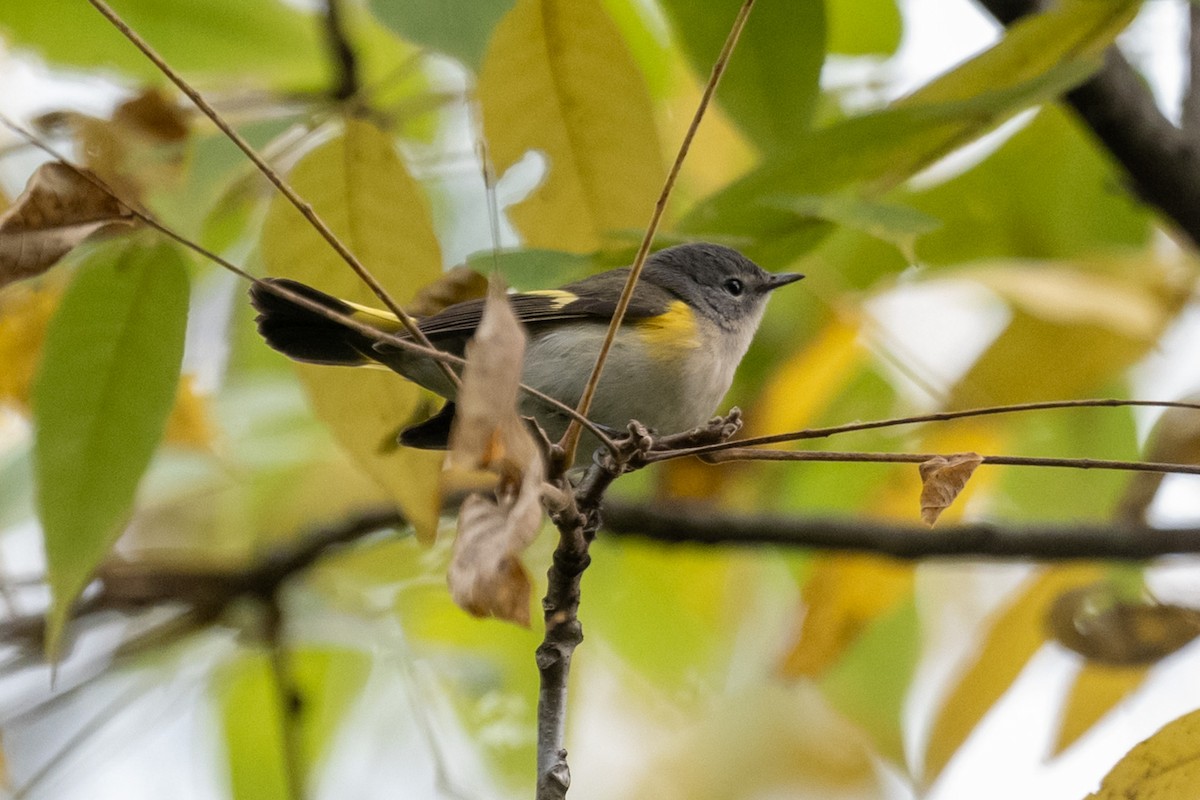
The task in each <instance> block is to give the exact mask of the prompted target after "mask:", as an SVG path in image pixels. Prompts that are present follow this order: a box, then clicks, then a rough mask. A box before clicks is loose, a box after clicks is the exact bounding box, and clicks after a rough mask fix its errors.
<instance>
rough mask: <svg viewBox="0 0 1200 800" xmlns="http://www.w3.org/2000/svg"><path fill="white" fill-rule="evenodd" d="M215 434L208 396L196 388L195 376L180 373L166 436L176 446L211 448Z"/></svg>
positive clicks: (164, 436) (168, 418) (164, 437)
mask: <svg viewBox="0 0 1200 800" xmlns="http://www.w3.org/2000/svg"><path fill="white" fill-rule="evenodd" d="M216 436H217V432H216V428H215V426H214V423H213V420H212V411H211V408H210V405H209V399H208V396H207V395H205V394H202V393H201V392H200V391H199V390H198V389H197V388H196V379H195V376H193V375H190V374H184V375H181V376H180V379H179V389H178V391H176V393H175V403H174V405H173V406H172V407H171V415H170V416H169V417H167V428H166V432H165V433H164V434H163V439H165V440H166V441H167V442H168V443H169V444H173V445H181V446H183V447H192V448H196V449H208V448H211V447H212V444H213V440H214V439H215V438H216Z"/></svg>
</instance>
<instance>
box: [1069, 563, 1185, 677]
mask: <svg viewBox="0 0 1200 800" xmlns="http://www.w3.org/2000/svg"><path fill="white" fill-rule="evenodd" d="M1049 622H1050V630H1051V631H1052V632H1053V634H1054V638H1055V639H1057V640H1058V643H1059V644H1061V645H1062V646H1063V647H1066V648H1067V649H1068V650H1073V651H1075V652H1076V653H1079V654H1080V655H1081V656H1083V657H1084V658H1086V659H1088V660H1090V661H1096V662H1099V663H1102V664H1108V665H1111V666H1130V665H1135V664H1153V663H1155V662H1157V661H1161V660H1162V659H1163V658H1166V657H1167V656H1169V655H1171V654H1172V653H1174V652H1175V651H1177V650H1179V649H1181V648H1183V647H1185V646H1186V645H1188V644H1190V643H1191V642H1192V641H1194V640H1195V639H1196V637H1197V636H1200V613H1198V612H1196V611H1193V610H1191V609H1187V608H1183V607H1182V606H1174V605H1167V604H1163V603H1157V602H1154V601H1153V600H1150V599H1148V598H1143V597H1138V598H1128V597H1124V596H1122V594H1121V593H1120V590H1119V589H1115V588H1114V587H1113V586H1112V584H1111V583H1108V582H1102V583H1098V584H1094V585H1092V586H1083V587H1080V588H1078V589H1073V590H1071V591H1069V592H1064V593H1063V594H1062V595H1061V596H1059V598H1058V599H1057V600H1055V601H1054V605H1053V606H1052V607H1051V609H1050V619H1049Z"/></svg>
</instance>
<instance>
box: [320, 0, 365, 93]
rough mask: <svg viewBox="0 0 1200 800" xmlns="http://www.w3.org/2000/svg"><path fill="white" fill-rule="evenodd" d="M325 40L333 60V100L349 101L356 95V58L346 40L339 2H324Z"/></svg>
mask: <svg viewBox="0 0 1200 800" xmlns="http://www.w3.org/2000/svg"><path fill="white" fill-rule="evenodd" d="M325 38H326V40H327V41H328V42H329V52H330V55H331V56H332V60H333V69H334V74H335V76H336V77H335V80H334V83H333V98H334V99H335V100H349V99H350V98H351V97H354V95H356V94H358V86H359V81H358V58H357V57H356V56H355V55H354V50H353V49H352V48H351V47H350V40H349V39H348V38H346V29H345V27H344V26H343V24H342V4H341V0H325Z"/></svg>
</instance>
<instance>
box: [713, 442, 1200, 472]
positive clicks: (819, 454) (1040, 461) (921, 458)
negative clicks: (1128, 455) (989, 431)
mask: <svg viewBox="0 0 1200 800" xmlns="http://www.w3.org/2000/svg"><path fill="white" fill-rule="evenodd" d="M939 455H945V454H944V453H857V452H834V451H828V450H760V449H757V448H753V447H739V448H735V449H733V450H722V451H721V452H719V453H713V454H712V455H711V456H710V457H709V458H710V460H712V461H717V462H722V461H826V462H829V461H832V462H836V463H844V464H923V463H925V462H926V461H928V460H929V459H931V458H935V457H937V456H939ZM983 463H984V464H991V465H993V466H1011V467H1063V468H1067V469H1103V470H1116V471H1120V472H1167V473H1172V474H1178V475H1200V465H1198V464H1166V463H1162V462H1158V461H1112V460H1109V459H1103V458H1041V457H1035V456H983Z"/></svg>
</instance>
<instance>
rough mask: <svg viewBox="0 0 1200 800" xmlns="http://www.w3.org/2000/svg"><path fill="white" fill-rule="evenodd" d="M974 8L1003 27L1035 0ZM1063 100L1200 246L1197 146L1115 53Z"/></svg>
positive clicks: (987, 1) (996, 1) (984, 1)
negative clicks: (989, 15)
mask: <svg viewBox="0 0 1200 800" xmlns="http://www.w3.org/2000/svg"><path fill="white" fill-rule="evenodd" d="M978 2H979V4H980V5H982V6H983V7H984V8H985V9H987V10H988V11H989V12H990V13H991V14H992V16H994V17H995V18H996V19H997V20H999V21H1000V22H1002V23H1003V24H1005V25H1011V24H1013V23H1014V22H1016V21H1017V20H1018V19H1020V18H1021V17H1023V16H1025V15H1027V14H1031V13H1034V12H1036V11H1037V10H1038V4H1037V3H1036V2H1035V0H978ZM1192 18H1193V19H1195V12H1194V9H1193V17H1192ZM1066 100H1067V102H1068V103H1070V104H1071V106H1072V107H1073V108H1074V109H1075V110H1076V111H1077V112H1078V113H1079V115H1080V117H1082V118H1083V120H1084V122H1086V123H1087V124H1088V125H1089V126H1090V127H1091V129H1092V131H1093V132H1094V133H1095V134H1096V136H1097V137H1099V139H1100V141H1101V142H1102V143H1103V144H1104V146H1105V147H1107V148H1108V150H1109V152H1110V153H1112V155H1113V156H1114V157H1116V159H1117V160H1118V161H1120V162H1121V164H1122V166H1124V168H1125V171H1126V173H1127V174H1128V176H1129V178H1130V180H1131V182H1132V184H1133V185H1132V188H1133V190H1134V191H1135V192H1136V193H1137V195H1138V196H1139V197H1140V198H1141V199H1142V200H1144V201H1145V202H1146V203H1148V204H1150V205H1153V206H1155V207H1156V208H1158V210H1159V211H1161V212H1162V213H1163V214H1165V215H1166V216H1167V217H1168V218H1170V219H1171V220H1172V221H1174V223H1175V224H1176V225H1177V226H1179V228H1180V230H1182V231H1183V232H1184V233H1185V234H1187V236H1188V238H1190V239H1191V240H1192V243H1193V244H1194V245H1197V246H1200V202H1198V200H1200V141H1198V140H1197V139H1195V138H1194V137H1192V136H1190V135H1188V133H1186V132H1185V131H1182V130H1180V129H1179V128H1176V127H1175V126H1174V125H1172V124H1171V122H1170V120H1168V119H1167V118H1166V117H1164V116H1163V114H1162V112H1160V111H1159V110H1158V106H1157V105H1156V104H1155V102H1154V97H1153V95H1152V94H1151V93H1150V90H1149V89H1148V88H1147V87H1146V85H1145V83H1144V82H1143V81H1142V79H1141V76H1139V75H1138V73H1137V71H1136V70H1135V69H1134V68H1133V67H1132V66H1130V64H1129V62H1128V61H1126V60H1125V58H1124V57H1123V56H1122V55H1121V54H1120V52H1118V51H1117V49H1116V48H1115V47H1114V48H1110V49H1109V51H1108V52H1107V53H1106V54H1105V59H1104V66H1103V67H1102V68H1101V69H1100V71H1099V72H1097V73H1096V74H1095V75H1094V76H1093V77H1092V78H1091V79H1090V80H1088V81H1087V82H1085V83H1083V84H1081V85H1080V86H1078V87H1077V88H1075V89H1072V90H1071V91H1070V92H1068V93H1067V95H1066Z"/></svg>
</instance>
